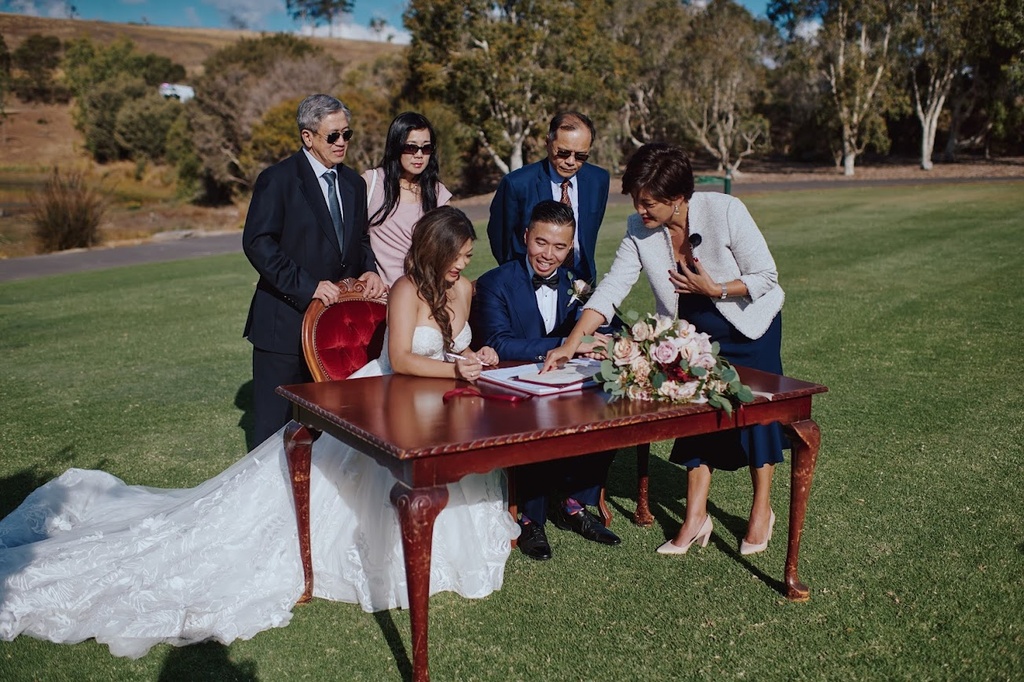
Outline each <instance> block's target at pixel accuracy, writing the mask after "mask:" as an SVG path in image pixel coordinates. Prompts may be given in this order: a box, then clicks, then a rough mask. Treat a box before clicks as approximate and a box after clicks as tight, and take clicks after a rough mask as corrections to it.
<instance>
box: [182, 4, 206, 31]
mask: <svg viewBox="0 0 1024 682" xmlns="http://www.w3.org/2000/svg"><path fill="white" fill-rule="evenodd" d="M182 13H183V14H184V15H185V23H186V24H187V25H188V26H202V25H203V20H202V19H200V18H199V13H198V12H196V8H195V7H193V6H192V5H189V6H188V7H186V8H185V9H184V10H182Z"/></svg>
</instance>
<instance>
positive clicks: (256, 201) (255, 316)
mask: <svg viewBox="0 0 1024 682" xmlns="http://www.w3.org/2000/svg"><path fill="white" fill-rule="evenodd" d="M335 170H337V171H338V188H339V190H340V194H341V205H342V213H343V215H344V220H343V222H344V230H343V233H344V244H342V245H341V246H340V248H339V245H338V237H337V235H336V234H335V231H334V224H333V222H332V221H331V213H330V211H329V210H328V208H327V202H326V201H325V200H324V193H323V190H321V188H320V180H319V178H317V177H316V175H315V174H314V173H313V167H312V166H310V165H309V161H308V159H306V157H305V153H304V152H303V151H302V150H301V149H300V150H299V151H298V152H296V153H295V154H294V155H292V156H290V157H289V158H287V159H285V160H284V161H281V162H279V163H277V164H275V165H273V166H271V167H270V168H267V169H266V170H264V171H263V172H262V173H260V176H259V178H257V180H256V186H255V188H254V189H253V194H252V201H251V202H250V204H249V214H248V215H247V216H246V219H245V229H244V231H243V233H242V249H243V250H244V251H245V255H246V257H247V258H248V259H249V262H250V263H252V265H253V267H254V268H256V271H257V272H258V273H259V275H260V278H259V282H257V284H256V293H255V294H253V297H252V304H251V305H250V306H249V318H248V319H247V320H246V322H245V332H244V334H245V336H246V338H248V339H249V341H250V342H251V343H252V344H253V345H254V346H256V347H257V348H259V349H261V350H266V351H272V352H275V353H291V354H298V355H301V354H302V316H303V313H305V311H306V307H307V306H308V305H309V303H310V301H312V299H313V293H314V292H315V291H316V288H317V285H318V284H319V283H320V282H321V281H322V280H329V281H331V282H335V281H338V280H340V279H344V278H345V277H359V276H360V275H362V274H363V273H364V272H375V271H376V259H375V258H374V255H373V250H372V249H371V248H370V236H369V233H368V232H367V225H366V184H365V183H364V182H363V179H362V178H361V177H359V174H358V173H356V172H355V171H353V170H352V169H351V168H348V167H346V166H343V165H338V166H335Z"/></svg>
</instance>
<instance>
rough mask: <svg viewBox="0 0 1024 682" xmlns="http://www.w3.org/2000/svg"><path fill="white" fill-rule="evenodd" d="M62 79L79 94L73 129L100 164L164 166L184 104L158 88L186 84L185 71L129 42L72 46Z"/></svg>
mask: <svg viewBox="0 0 1024 682" xmlns="http://www.w3.org/2000/svg"><path fill="white" fill-rule="evenodd" d="M65 61H66V66H65V69H64V77H65V80H66V82H67V83H68V85H69V86H70V88H71V91H72V92H73V93H74V95H75V109H74V120H75V127H76V128H78V129H79V130H80V131H81V132H82V133H83V135H84V136H85V147H86V149H88V150H89V153H90V154H92V156H93V158H94V159H95V160H96V161H99V162H100V163H104V162H107V161H116V160H119V159H135V160H136V161H145V160H149V161H161V160H162V159H163V155H164V150H165V148H166V143H167V140H166V135H167V131H168V128H169V127H170V125H171V123H172V122H173V121H174V119H175V118H176V117H177V116H178V112H179V111H180V110H181V106H182V105H181V104H180V103H178V102H174V101H164V100H163V98H162V97H160V95H159V94H158V93H157V86H158V85H159V84H160V83H164V82H174V81H180V80H183V79H184V77H185V68H184V67H183V66H181V65H180V64H176V63H174V62H172V61H171V60H169V59H167V58H166V57H161V56H158V55H155V54H140V53H138V52H137V51H136V50H135V45H134V44H133V43H132V42H131V41H130V40H128V39H127V38H118V39H117V40H115V41H114V42H112V43H110V44H109V45H96V44H94V43H93V42H92V41H91V40H89V39H88V38H80V39H78V40H73V41H70V42H69V43H68V45H67V49H66V51H65Z"/></svg>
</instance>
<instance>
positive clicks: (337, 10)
mask: <svg viewBox="0 0 1024 682" xmlns="http://www.w3.org/2000/svg"><path fill="white" fill-rule="evenodd" d="M286 6H287V8H288V13H289V14H291V15H292V18H293V19H295V21H301V22H303V23H305V22H307V21H308V22H311V23H312V24H314V25H316V24H319V23H321V22H323V23H326V24H327V25H330V24H331V23H332V22H333V21H334V18H335V17H338V16H341V15H342V14H351V13H352V8H353V7H354V6H355V2H353V0H287V3H286Z"/></svg>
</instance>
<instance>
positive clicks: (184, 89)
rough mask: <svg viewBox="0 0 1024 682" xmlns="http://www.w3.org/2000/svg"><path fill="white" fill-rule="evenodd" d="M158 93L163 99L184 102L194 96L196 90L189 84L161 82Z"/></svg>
mask: <svg viewBox="0 0 1024 682" xmlns="http://www.w3.org/2000/svg"><path fill="white" fill-rule="evenodd" d="M160 94H161V95H162V96H163V97H164V99H176V100H179V101H180V102H182V103H184V102H187V101H189V100H190V99H192V98H193V97H195V96H196V91H195V90H193V89H192V86H191V85H181V84H179V83H161V84H160Z"/></svg>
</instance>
